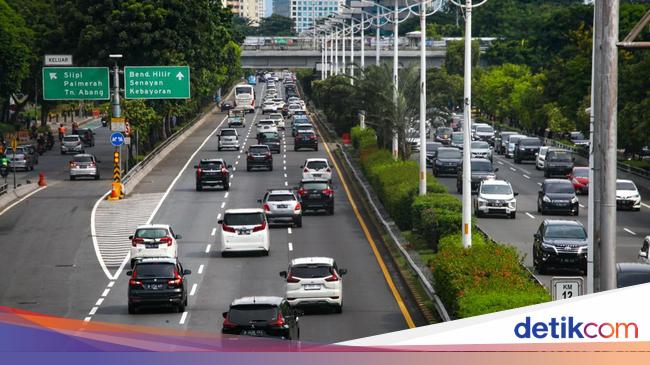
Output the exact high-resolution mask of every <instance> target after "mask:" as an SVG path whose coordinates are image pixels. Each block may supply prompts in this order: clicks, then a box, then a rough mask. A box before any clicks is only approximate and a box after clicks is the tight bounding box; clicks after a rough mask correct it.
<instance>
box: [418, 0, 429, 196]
mask: <svg viewBox="0 0 650 365" xmlns="http://www.w3.org/2000/svg"><path fill="white" fill-rule="evenodd" d="M426 8H427V7H426V2H425V1H422V3H420V189H419V192H420V195H426V194H427V132H426V119H427V118H426V110H427V58H426V52H427V47H426V39H427V37H426V23H427V14H426Z"/></svg>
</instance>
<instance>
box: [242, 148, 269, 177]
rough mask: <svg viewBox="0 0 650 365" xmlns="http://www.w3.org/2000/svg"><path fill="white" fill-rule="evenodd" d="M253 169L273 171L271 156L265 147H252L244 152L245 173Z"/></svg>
mask: <svg viewBox="0 0 650 365" xmlns="http://www.w3.org/2000/svg"><path fill="white" fill-rule="evenodd" d="M255 167H264V168H266V169H268V170H269V171H273V155H272V154H271V149H270V148H269V146H266V145H261V144H257V145H253V146H251V147H250V148H249V149H248V152H246V171H250V170H252V169H253V168H255Z"/></svg>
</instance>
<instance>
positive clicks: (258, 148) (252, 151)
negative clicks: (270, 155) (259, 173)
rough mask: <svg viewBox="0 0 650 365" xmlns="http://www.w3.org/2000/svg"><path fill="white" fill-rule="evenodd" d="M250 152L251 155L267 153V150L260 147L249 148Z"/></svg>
mask: <svg viewBox="0 0 650 365" xmlns="http://www.w3.org/2000/svg"><path fill="white" fill-rule="evenodd" d="M250 152H251V153H267V152H269V148H268V147H261V146H257V147H251V149H250Z"/></svg>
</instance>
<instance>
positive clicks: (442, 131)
mask: <svg viewBox="0 0 650 365" xmlns="http://www.w3.org/2000/svg"><path fill="white" fill-rule="evenodd" d="M452 133H454V130H453V129H452V128H449V127H439V128H438V129H436V134H435V137H434V139H435V141H436V142H440V143H442V144H443V145H445V146H449V145H450V144H451V134H452Z"/></svg>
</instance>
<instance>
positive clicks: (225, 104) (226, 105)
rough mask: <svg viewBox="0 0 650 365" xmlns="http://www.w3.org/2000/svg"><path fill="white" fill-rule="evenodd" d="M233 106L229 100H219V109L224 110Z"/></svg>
mask: <svg viewBox="0 0 650 365" xmlns="http://www.w3.org/2000/svg"><path fill="white" fill-rule="evenodd" d="M234 107H235V106H234V105H233V103H232V101H230V100H224V101H222V102H221V111H222V112H225V111H228V110H230V109H233V108H234Z"/></svg>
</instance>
